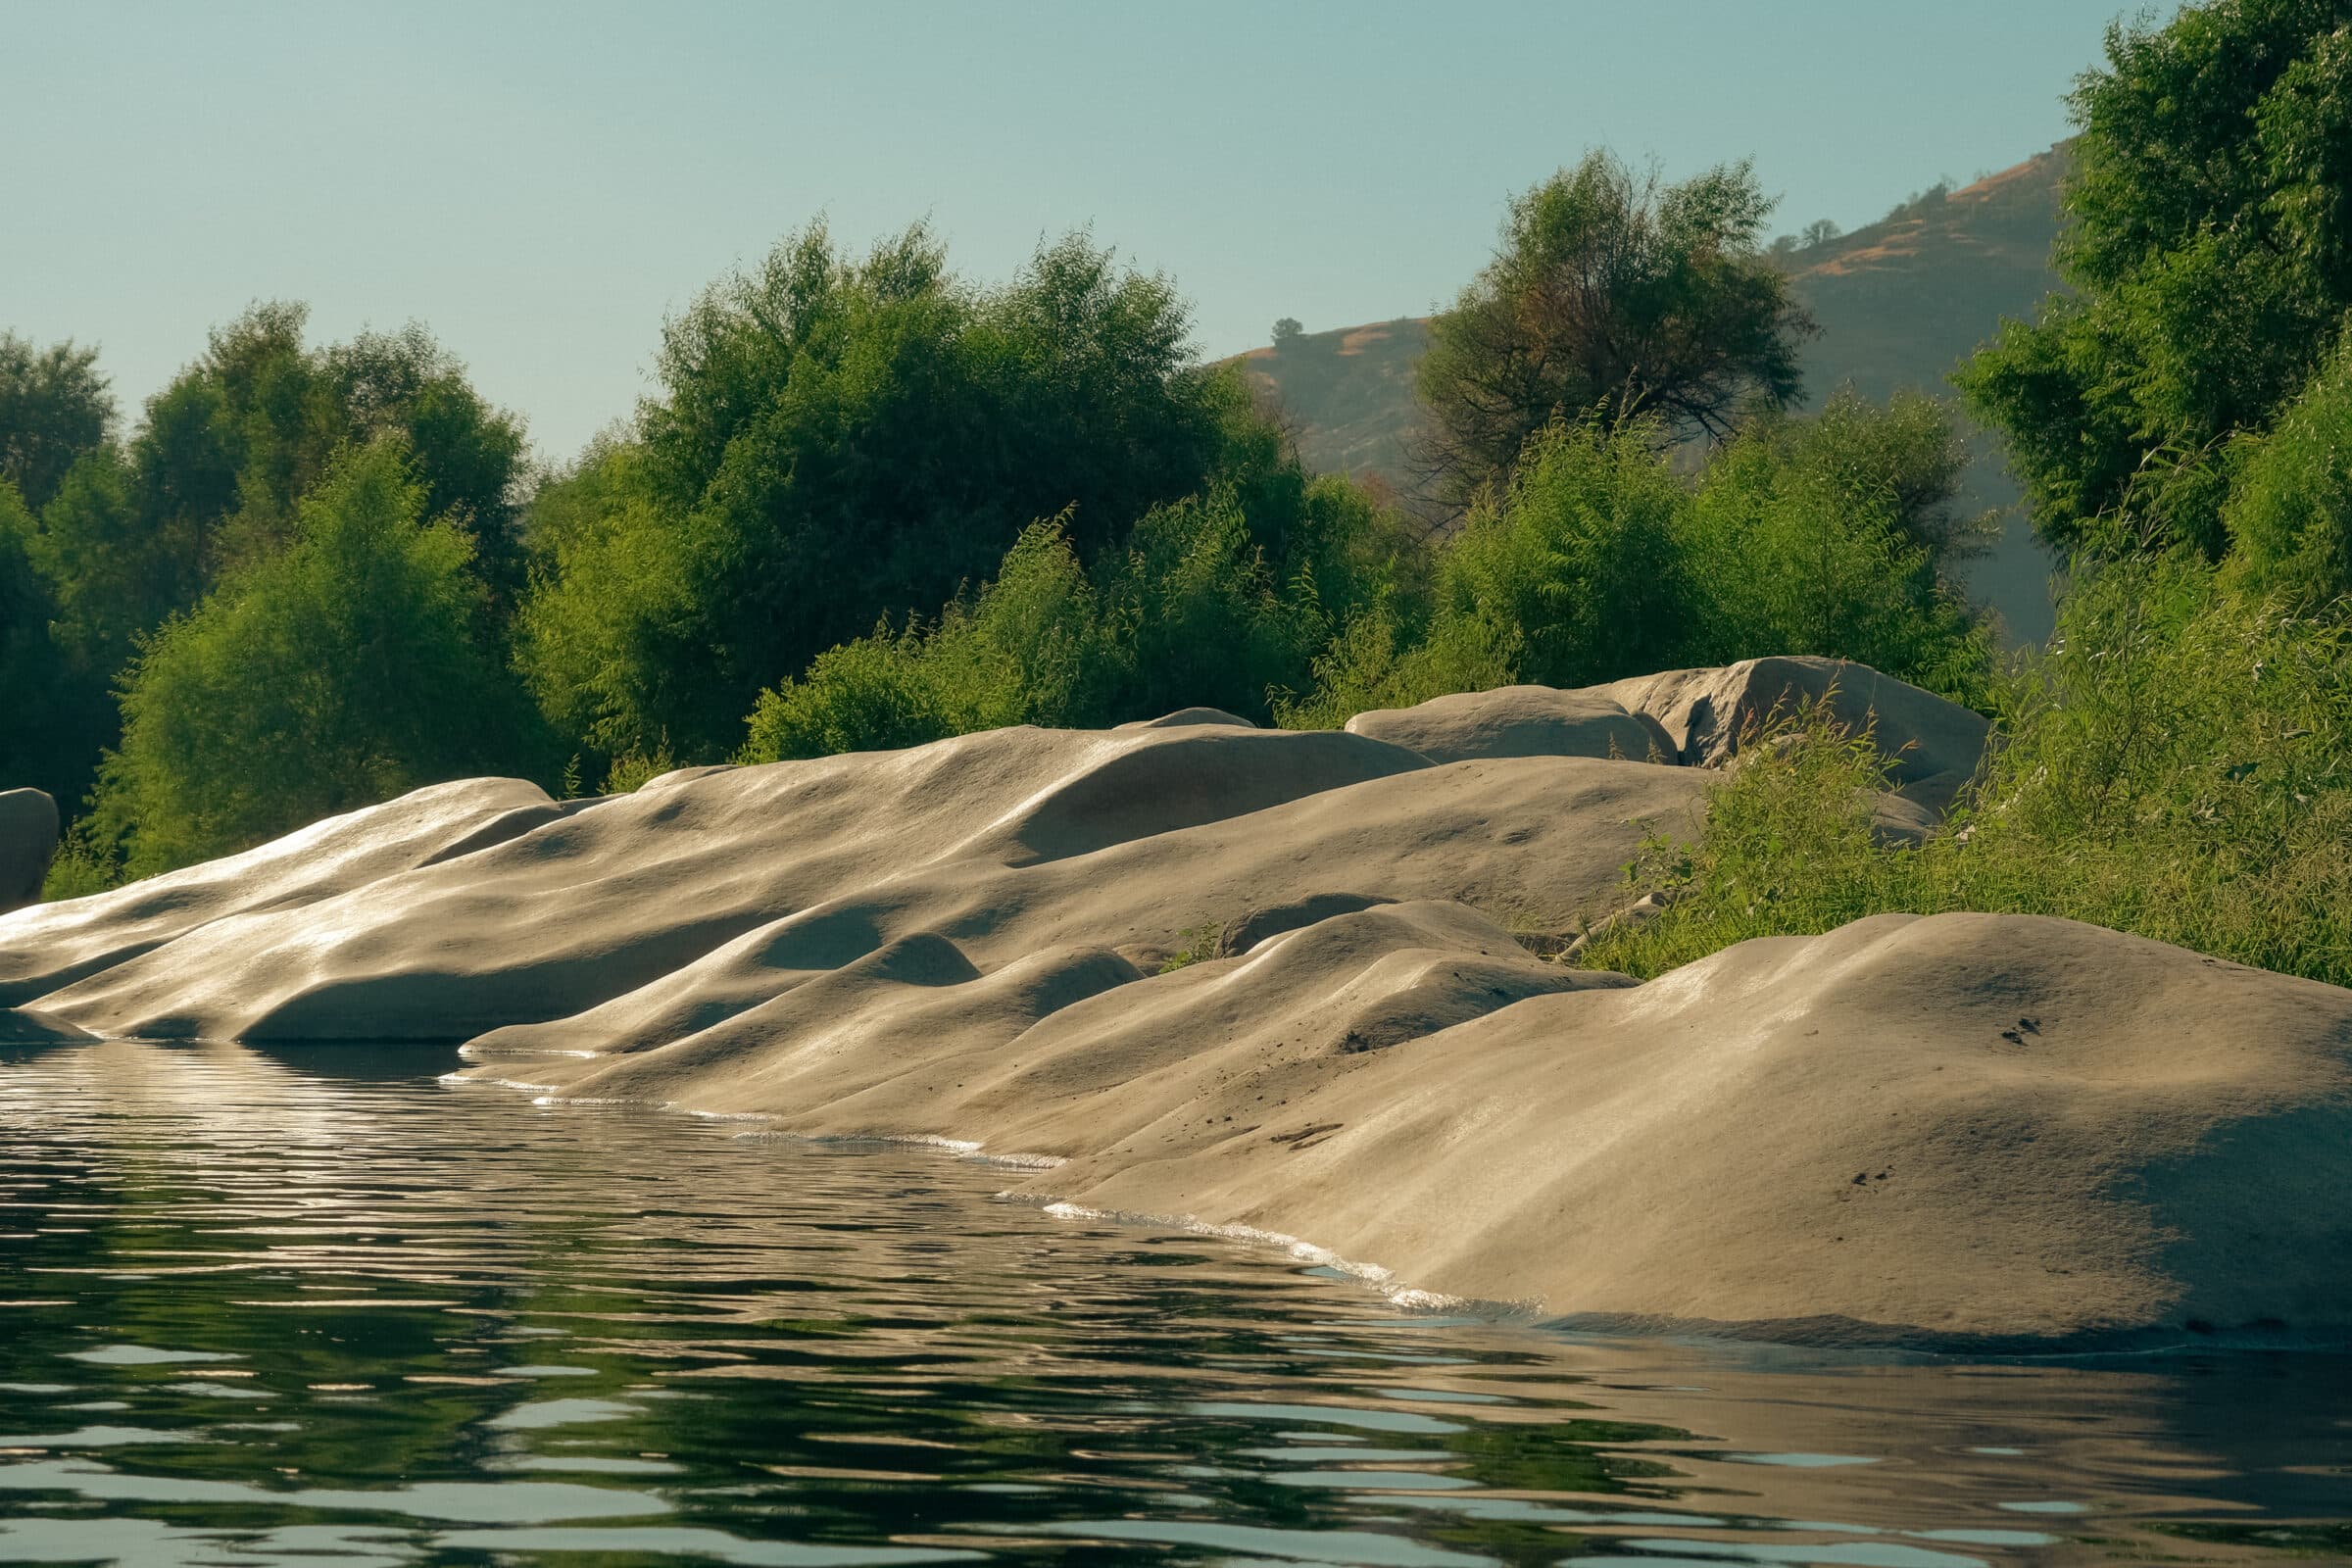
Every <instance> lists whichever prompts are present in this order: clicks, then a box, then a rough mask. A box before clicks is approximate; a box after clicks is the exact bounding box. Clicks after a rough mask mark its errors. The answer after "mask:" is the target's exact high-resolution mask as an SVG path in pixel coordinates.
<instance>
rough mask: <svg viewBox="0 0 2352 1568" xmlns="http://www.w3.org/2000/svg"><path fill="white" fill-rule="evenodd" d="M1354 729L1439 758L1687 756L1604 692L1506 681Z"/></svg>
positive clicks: (1389, 712) (1396, 711) (1371, 715)
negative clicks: (1567, 689)
mask: <svg viewBox="0 0 2352 1568" xmlns="http://www.w3.org/2000/svg"><path fill="white" fill-rule="evenodd" d="M1348 733H1349V734H1351V735H1369V736H1371V737H1372V738H1373V739H1375V740H1383V741H1387V742H1389V743H1390V744H1391V745H1393V746H1402V747H1405V748H1407V749H1409V750H1411V751H1416V752H1419V753H1420V754H1421V755H1422V756H1423V757H1426V758H1428V759H1429V760H1431V761H1433V762H1459V761H1464V760H1468V759H1471V758H1477V757H1613V758H1622V759H1625V760H1630V761H1636V762H1675V761H1680V760H1682V758H1681V756H1680V754H1679V750H1678V748H1677V747H1676V745H1675V743H1673V742H1672V741H1670V740H1669V739H1668V738H1667V735H1666V732H1665V731H1664V730H1663V729H1661V728H1659V727H1658V725H1657V724H1656V723H1655V722H1654V721H1653V720H1650V719H1647V718H1645V717H1643V716H1642V715H1640V714H1636V713H1632V712H1628V711H1626V709H1625V707H1624V705H1622V704H1620V703H1618V702H1616V701H1614V700H1613V699H1611V698H1609V697H1608V696H1606V695H1604V694H1602V693H1599V692H1593V691H1555V690H1554V689H1552V688H1551V687H1549V686H1504V687H1501V688H1498V689H1497V690H1495V691H1485V692H1463V693H1460V694H1458V695H1456V696H1451V697H1438V698H1433V699H1431V700H1430V701H1429V702H1426V703H1422V704H1420V705H1419V706H1417V707H1413V708H1383V709H1376V710H1374V711H1370V712H1364V713H1358V714H1356V715H1355V716H1354V717H1353V718H1351V719H1349V720H1348Z"/></svg>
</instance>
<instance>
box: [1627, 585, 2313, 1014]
mask: <svg viewBox="0 0 2352 1568" xmlns="http://www.w3.org/2000/svg"><path fill="white" fill-rule="evenodd" d="M2083 571H2084V573H2085V575H2084V578H2083V580H2082V581H2081V582H2080V583H2079V584H2078V586H2077V587H2076V589H2075V591H2074V593H2073V595H2072V596H2071V597H2070V599H2069V602H2068V604H2067V606H2066V607H2065V610H2064V612H2063V613H2062V616H2061V624H2060V636H2059V639H2058V640H2057V641H2056V642H2055V643H2054V644H2053V645H2052V646H2051V648H2050V649H2049V651H2048V652H2047V653H2045V654H2043V655H2040V656H2037V657H2035V658H2033V659H2031V660H2029V661H2028V662H2026V663H2025V665H2024V666H2023V667H2022V668H2021V670H2020V671H2019V672H2018V673H2017V675H2016V676H2015V678H2014V680H2013V681H2012V682H2011V683H2010V684H2009V686H2008V687H2007V689H2006V691H2005V692H2004V693H2003V697H2004V705H2003V710H2004V711H2003V721H2002V724H2001V726H2000V730H1999V732H1998V739H1997V743H1996V746H1995V748H1994V751H1993V753H1992V756H1991V758H1990V760H1989V761H1988V763H1987V767H1986V770H1985V776H1984V778H1983V780H1982V782H1981V784H1980V786H1979V788H1978V790H1977V792H1976V796H1975V800H1974V804H1973V805H1972V806H1970V807H1969V808H1968V809H1964V810H1962V811H1960V812H1959V813H1957V814H1956V815H1955V816H1954V817H1953V818H1952V820H1951V821H1950V822H1949V823H1948V824H1947V825H1946V827H1945V829H1944V830H1943V831H1941V832H1939V833H1938V834H1936V836H1934V837H1932V838H1931V839H1930V840H1929V841H1928V842H1927V843H1926V844H1925V845H1924V846H1921V847H1919V848H1905V847H1891V846H1881V845H1878V844H1875V843H1874V842H1873V841H1872V836H1871V833H1870V824H1869V812H1868V809H1867V806H1866V805H1865V804H1863V803H1865V802H1867V800H1868V799H1869V795H1868V792H1869V791H1870V790H1872V789H1875V788H1877V787H1879V785H1880V783H1881V782H1882V779H1881V775H1880V773H1879V772H1878V767H1879V764H1878V763H1877V762H1876V761H1875V760H1873V759H1872V758H1871V757H1870V756H1869V755H1868V754H1867V753H1866V752H1865V751H1864V750H1863V749H1861V748H1859V747H1858V746H1856V745H1854V744H1853V743H1852V740H1851V738H1850V737H1843V736H1838V735H1837V734H1835V733H1826V734H1825V733H1824V730H1823V726H1821V725H1819V724H1818V723H1816V724H1814V725H1813V726H1811V728H1809V729H1807V728H1801V727H1800V728H1799V729H1798V730H1797V731H1795V732H1794V733H1792V734H1791V735H1790V736H1789V739H1788V740H1787V741H1786V742H1785V743H1782V744H1771V745H1766V746H1764V747H1762V748H1760V749H1759V748H1751V749H1750V753H1749V755H1750V757H1751V758H1752V759H1753V760H1748V761H1743V762H1742V763H1741V764H1740V766H1739V767H1738V768H1737V769H1736V770H1735V771H1733V772H1732V773H1731V774H1729V775H1728V776H1727V777H1726V778H1725V779H1724V780H1723V781H1721V782H1720V783H1719V784H1718V785H1717V786H1716V788H1715V790H1714V792H1713V794H1712V798H1711V800H1710V804H1709V810H1708V817H1707V829H1706V834H1705V837H1704V839H1703V840H1702V841H1701V843H1700V844H1699V845H1698V846H1697V847H1695V848H1690V849H1678V848H1673V847H1669V846H1664V845H1659V844H1654V843H1653V844H1652V845H1650V846H1648V847H1646V849H1645V852H1644V856H1643V858H1642V860H1641V861H1640V862H1638V863H1637V865H1636V867H1635V868H1634V877H1635V879H1636V883H1637V885H1638V886H1642V885H1646V886H1659V885H1672V886H1674V887H1676V889H1677V891H1678V892H1680V894H1681V895H1682V896H1681V897H1680V899H1679V900H1678V901H1677V902H1676V903H1674V904H1673V905H1672V906H1671V907H1669V908H1668V909H1667V910H1665V911H1664V913H1662V914H1661V915H1660V916H1658V917H1657V918H1656V919H1654V920H1651V921H1649V922H1648V923H1646V924H1645V925H1642V926H1640V927H1638V928H1627V929H1625V930H1622V931H1618V930H1612V931H1610V932H1608V933H1604V934H1603V935H1602V936H1601V937H1599V938H1598V939H1596V940H1595V942H1594V943H1593V946H1592V947H1591V948H1590V949H1589V950H1587V952H1586V954H1585V955H1584V959H1585V961H1588V962H1592V963H1594V964H1597V965H1601V966H1604V967H1612V968H1621V969H1625V970H1627V971H1628V972H1631V973H1635V974H1639V975H1648V974H1654V973H1657V972H1659V971H1661V970H1663V969H1665V968H1670V967H1672V966H1674V965H1675V964H1678V963H1682V962H1687V961H1689V960H1690V959H1691V958H1695V957H1698V956H1703V955H1704V954H1707V953H1711V952H1714V951H1716V950H1717V949H1718V948H1721V947H1723V946H1726V945H1728V944H1729V943H1732V942H1736V941H1740V940H1743V939H1745V938H1747V937H1751V936H1762V935H1774V934H1803V933H1813V932H1819V931H1826V930H1829V929H1831V928H1833V927H1835V926H1837V925H1839V924H1842V923H1844V922H1845V921H1847V920H1850V919H1854V918H1857V917H1859V916H1861V915H1864V914H1869V913H1875V912H1882V911H1890V910H1902V911H1909V912H1913V913H1921V914H1928V913H1936V912H1941V911H1944V910H1953V909H1980V910H1989V911H1994V912H2013V913H2028V914H2047V915H2059V916H2064V917H2067V918H2071V919H2077V920H2084V921H2089V922H2092V923H2095V924H2099V925H2105V926H2110V927H2113V928H2115V929H2117V930H2123V931H2132V932H2136V933H2138V934H2140V935H2143V936H2148V937H2153V938H2155V939H2157V940H2159V941H2165V942H2172V943H2176V944H2179V945H2180V946H2183V947H2187V948H2193V949H2195V950H2197V951H2200V952H2204V953H2210V954H2215V955H2218V956H2222V957H2226V958H2231V959H2235V960H2237V961H2240V962H2244V963H2249V964H2257V965H2260V966H2262V967H2265V968H2270V969H2277V970H2280V971H2283V972H2286V973H2290V974H2302V975H2308V976H2312V977H2314V978H2318V979H2324V980H2327V981H2331V982H2333V983H2336V984H2344V983H2347V982H2352V639H2348V638H2347V634H2346V632H2345V631H2344V629H2343V628H2342V627H2341V626H2340V625H2339V624H2337V623H2335V622H2332V621H2323V620H2314V619H2310V618H2306V617H2300V616H2296V615H2293V614H2290V613H2286V612H2285V611H2284V610H2283V609H2282V608H2281V607H2280V606H2279V605H2278V603H2277V602H2276V601H2271V600H2265V599H2258V598H2252V597H2249V596H2246V595H2244V594H2240V593H2236V592H2233V591H2232V590H2231V589H2230V588H2229V585H2228V584H2227V582H2225V581H2224V580H2223V578H2222V577H2221V576H2220V575H2219V574H2217V573H2215V572H2214V571H2213V570H2212V569H2211V568H2210V567H2207V566H2205V565H2203V564H2201V563H2199V562H2197V561H2195V560H2193V559H2182V558H2180V557H2178V556H2175V557H2167V558H2155V559H2149V560H2144V561H2128V562H2124V563H2119V564H2112V565H2109V566H2106V567H2104V568H2098V569H2095V570H2093V569H2091V568H2089V567H2087V566H2085V567H2084V568H2083Z"/></svg>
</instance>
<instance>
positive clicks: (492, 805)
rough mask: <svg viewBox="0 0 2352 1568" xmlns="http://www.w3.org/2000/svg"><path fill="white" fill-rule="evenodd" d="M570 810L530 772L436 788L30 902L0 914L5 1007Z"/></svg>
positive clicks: (0, 982)
mask: <svg viewBox="0 0 2352 1568" xmlns="http://www.w3.org/2000/svg"><path fill="white" fill-rule="evenodd" d="M562 815H563V813H562V811H561V809H559V808H558V807H557V806H556V804H555V803H554V802H552V801H550V800H549V799H548V798H547V792H546V791H544V790H542V789H540V788H539V786H538V785H536V784H529V783H525V782H524V781H523V780H521V779H513V778H477V779H466V780H463V781H461V782H459V783H455V784H436V785H433V786H431V787H429V788H426V789H421V790H416V791H413V792H412V793H410V794H407V795H404V796H402V797H401V798H400V799H398V800H396V801H387V802H385V803H384V804H383V805H381V806H371V807H368V809H365V810H359V811H348V812H345V813H344V814H343V815H341V816H330V817H327V818H325V819H323V820H321V821H318V822H314V823H312V824H311V825H310V826H309V827H306V828H303V829H301V830H300V831H298V832H294V833H289V834H287V835H286V836H285V837H284V838H282V839H272V840H270V842H269V843H267V844H264V845H262V846H260V847H259V848H256V849H251V850H247V851H246V852H245V853H244V854H242V855H232V856H228V857H226V858H222V859H219V860H207V861H206V862H204V863H203V864H202V865H192V866H189V867H187V868H186V869H185V870H180V871H172V872H170V873H167V874H166V875H163V876H153V877H148V878H147V879H146V880H144V881H140V882H133V883H131V884H130V885H129V886H127V887H122V888H117V889H116V890H115V891H114V892H112V893H100V894H94V895H92V896H91V897H89V898H86V899H73V900H70V901H68V902H65V903H61V904H45V905H39V906H36V907H32V908H29V909H22V910H19V911H18V912H17V913H15V914H13V915H10V916H8V917H7V919H6V920H5V921H0V1005H6V1006H19V1005H24V1004H25V1003H27V1002H30V1001H31V1000H32V999H34V998H35V997H41V996H46V995H49V994H51V993H53V992H56V991H57V990H59V989H60V988H61V987H63V986H66V985H69V984H71V983H72V982H73V981H74V980H77V979H79V978H80V977H82V976H83V975H87V974H96V973H99V972H102V971H104V970H108V969H111V968H113V967H115V966H116V965H118V964H121V963H123V962H124V961H126V960H128V959H130V958H133V957H136V956H138V955H140V954H142V953H146V952H149V951H151V950H153V949H155V948H159V947H162V946H163V945H164V944H165V943H167V942H172V941H173V940H175V939H177V938H181V937H185V936H188V935H189V934H191V933H193V932H196V931H199V930H201V929H203V928H204V927H206V926H208V925H212V924H214V923H216V922H218V921H221V920H223V919H226V918H228V917H230V916H233V915H238V914H242V913H245V912H248V911H253V910H262V909H270V910H277V911H280V912H286V911H291V910H295V909H299V908H301V907H305V906H307V905H311V904H315V903H318V902H319V901H320V900H322V899H326V898H330V897H332V896H334V895H335V894H338V893H346V892H349V891H351V890H353V889H355V888H365V887H368V886H369V885H371V884H373V883H375V882H379V881H381V880H382V879H384V878H385V877H388V876H392V875H394V874H396V873H398V872H401V871H405V870H408V869H410V868H411V867H414V866H417V865H421V864H425V863H427V862H429V861H431V860H433V859H435V858H440V857H442V856H444V855H445V854H449V853H454V852H456V851H458V850H460V849H462V848H465V847H466V846H468V845H471V846H476V847H478V846H480V845H482V844H486V843H492V842H497V841H498V840H500V839H501V838H512V837H515V836H516V835H518V834H521V833H525V832H528V831H529V830H530V829H532V828H535V827H540V826H544V825H546V824H547V823H549V822H553V821H557V820H560V819H561V818H562Z"/></svg>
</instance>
